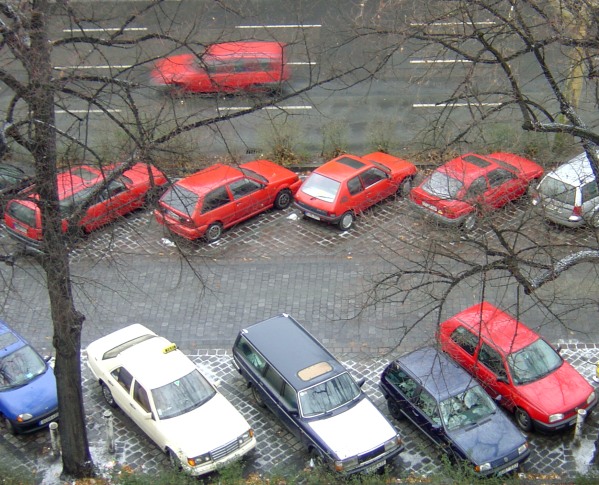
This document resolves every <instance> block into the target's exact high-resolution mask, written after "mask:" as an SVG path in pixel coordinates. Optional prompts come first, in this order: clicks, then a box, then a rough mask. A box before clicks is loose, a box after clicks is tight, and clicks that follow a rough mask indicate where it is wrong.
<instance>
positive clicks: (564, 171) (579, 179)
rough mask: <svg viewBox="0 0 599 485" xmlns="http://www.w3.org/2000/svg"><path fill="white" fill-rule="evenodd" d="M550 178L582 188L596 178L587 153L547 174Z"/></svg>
mask: <svg viewBox="0 0 599 485" xmlns="http://www.w3.org/2000/svg"><path fill="white" fill-rule="evenodd" d="M547 176H548V177H552V178H557V179H559V180H561V181H562V182H565V183H567V184H569V185H574V186H575V187H580V186H581V185H584V184H586V183H588V182H591V181H592V180H594V178H595V174H594V173H593V169H592V167H591V163H590V162H589V158H588V156H587V154H586V153H585V152H583V153H580V154H578V155H576V156H575V157H574V158H572V159H571V160H568V161H567V162H566V163H563V164H562V165H560V166H559V167H557V168H556V169H555V170H553V171H551V172H549V173H548V174H547Z"/></svg>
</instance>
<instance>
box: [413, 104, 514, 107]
mask: <svg viewBox="0 0 599 485" xmlns="http://www.w3.org/2000/svg"><path fill="white" fill-rule="evenodd" d="M502 104H503V103H416V104H413V105H412V108H445V107H447V106H449V107H452V108H463V107H466V106H501V105H502Z"/></svg>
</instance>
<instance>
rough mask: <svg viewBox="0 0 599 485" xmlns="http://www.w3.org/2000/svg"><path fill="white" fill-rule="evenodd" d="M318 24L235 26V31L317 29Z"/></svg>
mask: <svg viewBox="0 0 599 485" xmlns="http://www.w3.org/2000/svg"><path fill="white" fill-rule="evenodd" d="M319 27H322V25H320V24H303V25H302V24H288V25H236V26H235V28H236V29H317V28H319Z"/></svg>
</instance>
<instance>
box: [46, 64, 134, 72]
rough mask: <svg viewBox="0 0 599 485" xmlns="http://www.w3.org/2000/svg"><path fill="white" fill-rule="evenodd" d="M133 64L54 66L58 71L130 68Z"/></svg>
mask: <svg viewBox="0 0 599 485" xmlns="http://www.w3.org/2000/svg"><path fill="white" fill-rule="evenodd" d="M131 67H133V66H132V65H126V64H122V65H119V64H116V65H114V66H54V69H56V70H57V71H68V70H72V69H129V68H131Z"/></svg>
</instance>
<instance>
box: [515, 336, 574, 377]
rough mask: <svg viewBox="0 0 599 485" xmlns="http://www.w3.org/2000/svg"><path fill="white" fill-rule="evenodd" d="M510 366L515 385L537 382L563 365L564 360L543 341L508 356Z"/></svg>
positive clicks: (540, 340)
mask: <svg viewBox="0 0 599 485" xmlns="http://www.w3.org/2000/svg"><path fill="white" fill-rule="evenodd" d="M507 362H508V366H509V368H510V372H511V374H512V379H513V381H514V384H526V383H528V382H534V381H537V380H539V379H541V378H543V377H545V376H546V375H548V374H550V373H552V372H553V371H554V370H555V369H557V368H558V367H560V366H561V365H562V362H563V361H562V358H561V357H560V355H559V354H558V353H557V352H556V351H555V350H553V348H552V347H551V346H550V345H549V344H548V343H547V342H545V341H544V340H543V339H538V340H536V341H535V342H533V343H532V344H530V345H529V346H528V347H524V348H523V349H522V350H520V351H518V352H514V353H513V354H510V355H508V358H507Z"/></svg>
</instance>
